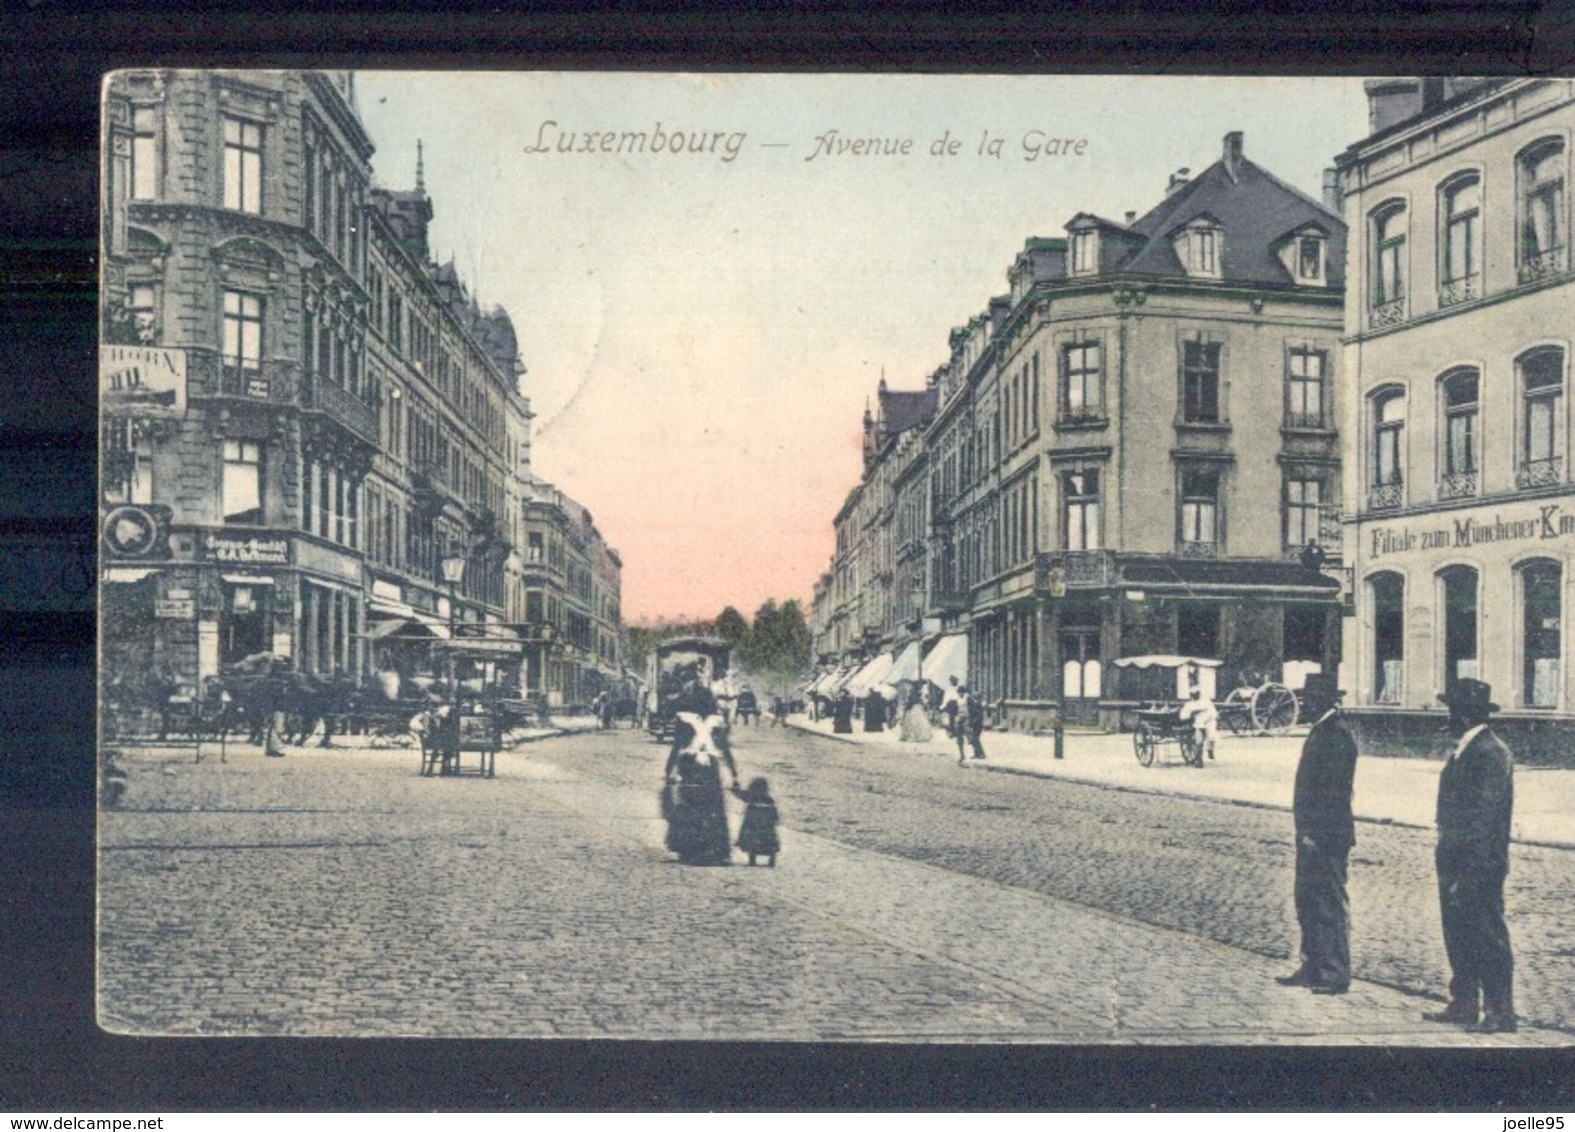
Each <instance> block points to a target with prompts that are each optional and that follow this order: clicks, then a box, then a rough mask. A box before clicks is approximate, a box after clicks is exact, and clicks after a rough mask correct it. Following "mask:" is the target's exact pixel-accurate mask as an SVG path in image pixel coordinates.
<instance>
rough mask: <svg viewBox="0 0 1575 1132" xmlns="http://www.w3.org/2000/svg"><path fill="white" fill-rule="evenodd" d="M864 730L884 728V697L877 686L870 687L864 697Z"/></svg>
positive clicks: (881, 729) (882, 729) (880, 729)
mask: <svg viewBox="0 0 1575 1132" xmlns="http://www.w3.org/2000/svg"><path fill="white" fill-rule="evenodd" d="M864 730H865V731H884V730H886V697H885V696H883V695H881V694H880V689H879V688H871V689H870V690H869V695H867V696H865V697H864Z"/></svg>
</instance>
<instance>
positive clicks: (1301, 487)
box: [1285, 476, 1323, 547]
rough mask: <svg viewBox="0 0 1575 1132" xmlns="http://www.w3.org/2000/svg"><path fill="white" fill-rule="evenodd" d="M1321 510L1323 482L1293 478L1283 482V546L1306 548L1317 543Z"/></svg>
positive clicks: (1308, 478)
mask: <svg viewBox="0 0 1575 1132" xmlns="http://www.w3.org/2000/svg"><path fill="white" fill-rule="evenodd" d="M1322 508H1323V481H1322V480H1321V479H1317V478H1312V477H1303V476H1295V477H1290V478H1287V479H1286V481H1285V545H1286V546H1288V547H1295V546H1306V545H1308V544H1309V543H1314V542H1317V541H1318V519H1319V515H1320V514H1321V512H1322Z"/></svg>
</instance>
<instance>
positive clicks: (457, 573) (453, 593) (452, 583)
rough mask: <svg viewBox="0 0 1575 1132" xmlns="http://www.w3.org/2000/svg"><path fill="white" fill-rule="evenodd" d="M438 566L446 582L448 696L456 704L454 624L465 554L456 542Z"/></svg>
mask: <svg viewBox="0 0 1575 1132" xmlns="http://www.w3.org/2000/svg"><path fill="white" fill-rule="evenodd" d="M438 567H439V568H440V569H441V570H442V571H443V580H444V581H445V582H447V583H448V698H449V702H450V703H451V704H455V705H458V703H459V685H458V684H456V683H455V681H454V626H455V623H456V621H457V620H458V618H457V616H456V615H457V614H458V612H459V604H458V601H459V599H458V591H459V584H460V583H461V582H463V581H464V580H465V555H464V554H462V553H461V552H460V549H459V547H458V545H457V544H456V545H454V546H451V547H450V548H449V552H448V553H447V554H445V555H444V556H443V557H442V559H440V560H439V562H438Z"/></svg>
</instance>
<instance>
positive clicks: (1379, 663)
mask: <svg viewBox="0 0 1575 1132" xmlns="http://www.w3.org/2000/svg"><path fill="white" fill-rule="evenodd" d="M1368 589H1369V591H1370V592H1371V594H1372V610H1373V666H1374V670H1373V703H1375V704H1398V703H1399V702H1400V698H1401V696H1402V695H1403V694H1404V689H1405V579H1404V578H1402V577H1401V576H1400V575H1399V574H1378V575H1376V576H1375V577H1374V578H1373V579H1372V581H1370V582H1369V583H1368Z"/></svg>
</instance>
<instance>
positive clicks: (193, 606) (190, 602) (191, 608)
mask: <svg viewBox="0 0 1575 1132" xmlns="http://www.w3.org/2000/svg"><path fill="white" fill-rule="evenodd" d="M153 616H155V617H167V618H170V619H172V620H175V621H191V620H193V619H194V618H195V617H196V616H197V602H196V600H195V599H194V598H189V597H181V598H176V597H161V598H157V599H155V601H154V602H153Z"/></svg>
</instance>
